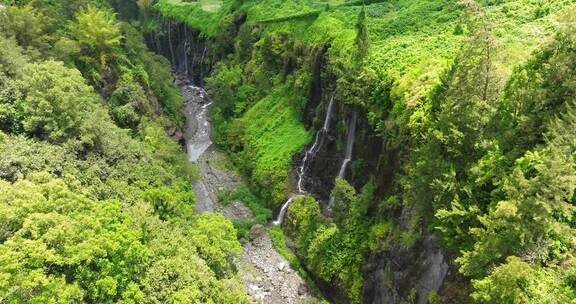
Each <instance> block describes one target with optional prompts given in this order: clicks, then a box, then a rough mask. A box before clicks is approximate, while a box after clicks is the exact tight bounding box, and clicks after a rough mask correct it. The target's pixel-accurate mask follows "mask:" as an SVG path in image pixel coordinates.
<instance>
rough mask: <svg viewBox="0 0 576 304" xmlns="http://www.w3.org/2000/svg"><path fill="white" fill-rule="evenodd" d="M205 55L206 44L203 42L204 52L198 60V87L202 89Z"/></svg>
mask: <svg viewBox="0 0 576 304" xmlns="http://www.w3.org/2000/svg"><path fill="white" fill-rule="evenodd" d="M205 55H206V42H204V50H203V51H202V57H201V58H200V86H201V87H204V56H205Z"/></svg>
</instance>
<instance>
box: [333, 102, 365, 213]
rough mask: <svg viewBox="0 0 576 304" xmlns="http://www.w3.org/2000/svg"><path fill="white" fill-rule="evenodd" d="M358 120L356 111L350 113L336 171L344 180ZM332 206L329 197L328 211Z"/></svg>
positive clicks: (352, 149)
mask: <svg viewBox="0 0 576 304" xmlns="http://www.w3.org/2000/svg"><path fill="white" fill-rule="evenodd" d="M357 120H358V116H357V114H356V111H354V113H352V118H350V122H349V125H348V133H347V134H346V147H345V148H344V160H343V161H342V165H341V166H340V170H339V171H338V177H340V178H344V176H345V175H346V169H347V168H348V164H350V162H351V161H352V152H353V151H354V140H355V137H356V121H357ZM333 205H334V197H332V196H330V201H329V202H328V210H329V211H331V210H332V206H333Z"/></svg>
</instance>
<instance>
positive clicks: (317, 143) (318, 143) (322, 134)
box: [274, 94, 335, 225]
mask: <svg viewBox="0 0 576 304" xmlns="http://www.w3.org/2000/svg"><path fill="white" fill-rule="evenodd" d="M334 97H335V94H332V97H330V102H328V108H327V109H326V117H325V118H324V124H323V125H322V129H321V130H320V131H318V132H316V137H315V138H314V143H313V144H312V146H311V147H310V149H308V150H307V151H306V152H305V153H304V158H303V159H302V164H301V165H300V168H298V193H299V194H305V193H306V190H305V189H304V185H303V182H304V178H305V177H306V170H307V169H308V162H309V161H310V160H311V159H313V158H314V157H315V156H316V153H317V152H318V149H320V147H322V144H323V143H324V139H325V138H326V136H328V128H329V127H330V119H331V118H332V112H333V108H334V99H335V98H334ZM293 200H294V196H291V197H290V198H289V199H288V200H287V201H286V202H285V203H284V205H282V209H280V213H278V218H277V219H276V220H275V221H274V225H281V224H282V221H283V220H284V217H285V216H286V212H287V211H288V207H289V206H290V204H291V203H292V201H293Z"/></svg>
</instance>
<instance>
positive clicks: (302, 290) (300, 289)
mask: <svg viewBox="0 0 576 304" xmlns="http://www.w3.org/2000/svg"><path fill="white" fill-rule="evenodd" d="M307 293H308V286H306V284H300V285H298V295H299V296H301V295H305V294H307Z"/></svg>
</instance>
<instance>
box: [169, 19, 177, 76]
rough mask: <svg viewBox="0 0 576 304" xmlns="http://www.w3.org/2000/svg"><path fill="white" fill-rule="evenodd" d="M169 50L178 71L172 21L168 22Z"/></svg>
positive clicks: (174, 67) (173, 64) (171, 59)
mask: <svg viewBox="0 0 576 304" xmlns="http://www.w3.org/2000/svg"><path fill="white" fill-rule="evenodd" d="M168 48H169V49H170V62H171V63H172V67H173V69H174V70H176V58H174V45H173V44H172V20H168Z"/></svg>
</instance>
